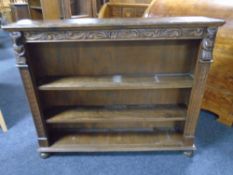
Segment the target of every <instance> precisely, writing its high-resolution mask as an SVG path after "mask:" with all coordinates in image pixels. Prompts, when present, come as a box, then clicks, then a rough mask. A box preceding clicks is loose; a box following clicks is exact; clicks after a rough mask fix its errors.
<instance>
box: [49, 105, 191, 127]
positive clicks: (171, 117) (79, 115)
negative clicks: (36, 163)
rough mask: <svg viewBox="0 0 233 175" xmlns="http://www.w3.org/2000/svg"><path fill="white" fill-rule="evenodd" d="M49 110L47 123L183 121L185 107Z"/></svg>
mask: <svg viewBox="0 0 233 175" xmlns="http://www.w3.org/2000/svg"><path fill="white" fill-rule="evenodd" d="M50 111H51V112H50ZM50 111H48V112H46V113H47V115H46V116H47V123H50V124H64V123H69V124H72V123H98V122H99V123H103V122H109V123H119V122H120V123H124V122H166V121H185V118H186V111H187V109H186V107H182V106H159V107H153V108H152V107H137V108H136V107H131V108H129V107H128V108H123V109H120V108H118V109H106V108H68V109H67V108H64V109H61V110H54V109H51V110H50Z"/></svg>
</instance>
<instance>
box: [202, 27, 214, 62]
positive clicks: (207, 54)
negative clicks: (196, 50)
mask: <svg viewBox="0 0 233 175" xmlns="http://www.w3.org/2000/svg"><path fill="white" fill-rule="evenodd" d="M216 33H217V28H216V27H209V28H207V34H206V37H205V38H204V39H203V40H202V45H201V52H200V54H201V55H200V61H201V62H212V61H213V49H214V43H215V38H216Z"/></svg>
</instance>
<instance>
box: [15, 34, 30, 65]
mask: <svg viewBox="0 0 233 175" xmlns="http://www.w3.org/2000/svg"><path fill="white" fill-rule="evenodd" d="M11 38H12V40H13V48H14V51H15V55H16V64H17V66H19V67H20V66H27V63H26V56H25V48H24V37H23V34H22V32H12V33H11Z"/></svg>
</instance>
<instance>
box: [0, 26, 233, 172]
mask: <svg viewBox="0 0 233 175" xmlns="http://www.w3.org/2000/svg"><path fill="white" fill-rule="evenodd" d="M0 108H1V110H2V112H3V113H4V116H5V119H6V122H7V125H8V127H9V132H8V133H6V134H3V133H2V131H1V130H0V175H18V174H20V175H29V174H30V175H42V174H45V175H47V174H49V175H53V174H54V175H58V174H66V175H73V174H79V175H102V174H105V175H114V174H116V175H144V174H150V175H151V174H159V175H165V174H167V175H182V174H185V175H202V174H204V175H233V129H232V128H229V127H226V126H224V125H222V124H220V123H218V122H216V118H215V116H214V115H213V114H210V113H207V112H202V113H201V116H200V120H199V123H198V128H197V139H196V145H197V148H198V150H197V151H196V153H195V156H194V157H193V158H191V159H190V158H187V157H185V156H183V155H182V154H181V153H180V152H169V153H168V152H151V153H107V154H97V153H96V154H68V155H67V154H66V155H62V154H60V155H54V156H52V157H50V158H49V159H46V160H42V159H40V157H39V156H38V153H37V152H36V149H37V142H36V133H35V129H34V125H33V122H32V117H31V113H30V110H29V107H28V103H27V100H26V97H25V92H24V89H23V87H22V82H21V79H20V76H19V73H18V70H17V69H16V67H15V60H14V54H13V51H12V47H11V42H10V40H9V37H8V35H7V33H4V32H2V31H1V30H0Z"/></svg>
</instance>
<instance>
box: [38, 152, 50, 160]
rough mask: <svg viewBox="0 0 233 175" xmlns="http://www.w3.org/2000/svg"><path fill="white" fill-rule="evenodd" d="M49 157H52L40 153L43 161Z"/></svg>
mask: <svg viewBox="0 0 233 175" xmlns="http://www.w3.org/2000/svg"><path fill="white" fill-rule="evenodd" d="M49 156H50V154H49V153H40V157H41V158H42V159H47V158H48V157H49Z"/></svg>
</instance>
